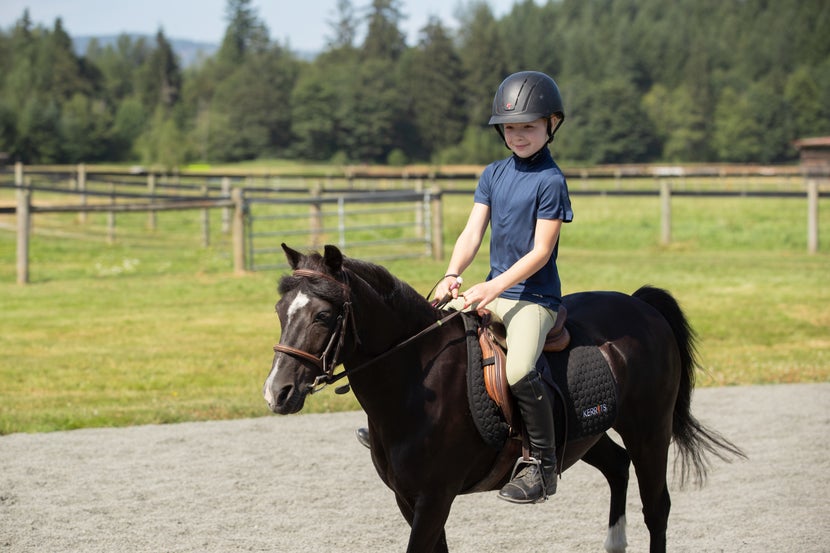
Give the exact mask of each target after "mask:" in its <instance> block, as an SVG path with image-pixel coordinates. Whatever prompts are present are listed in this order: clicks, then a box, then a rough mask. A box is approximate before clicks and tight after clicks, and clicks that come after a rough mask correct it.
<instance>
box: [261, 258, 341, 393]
mask: <svg viewBox="0 0 830 553" xmlns="http://www.w3.org/2000/svg"><path fill="white" fill-rule="evenodd" d="M293 275H294V276H300V277H319V278H325V279H327V280H330V281H332V282H334V283H336V284H337V285H338V286H340V287H341V289H342V290H343V294H344V296H345V297H346V301H344V302H343V312H342V313H340V315H338V317H337V321H336V323H335V325H334V326H335V329H334V332H332V333H331V337H330V338H329V342H328V344H327V345H326V347H325V349H324V350H323V353H321V354H320V355H319V356H317V355H314V354H312V353H309V352H307V351H303V350H301V349H297V348H293V347H291V346H285V345H282V344H276V345H275V346H274V353H285V354H287V355H290V356H292V357H298V358H300V359H302V360H305V361H309V362H310V363H311V364H312V365H314V366H315V367H317V368H318V369H320V372H322V373H323V374H321V375H320V376H318V377H317V378H315V379H314V383H313V384H310V385H309V388H310V389H311V393H315V392H318V391H320V390H322V389H323V388H324V387H325V386H326V385H327V384H330V383H331V382H334V381H335V380H336V379H337V378H335V377H334V368H335V367H336V366H337V365H339V364H340V361H338V357H339V355H340V351H341V350H342V349H343V343H344V341H345V339H346V326H347V325H348V324H349V321H352V323H354V321H353V320H352V317H353V316H352V302H351V299H350V297H351V289H350V288H349V284H348V276H347V275H346V271H345V270H343V282H341V281H339V280H337V279H336V278H334V277H332V276H331V275H328V274H326V273H323V272H320V271H312V270H309V269H295V270H294V272H293ZM352 326H354V324H352ZM356 339H357V337H355V340H356ZM332 349H334V352H333V353H332ZM341 374H342V373H341ZM341 378H342V377H341Z"/></svg>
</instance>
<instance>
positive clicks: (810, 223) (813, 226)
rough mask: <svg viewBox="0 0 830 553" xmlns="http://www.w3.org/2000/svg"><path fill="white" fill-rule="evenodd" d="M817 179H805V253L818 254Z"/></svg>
mask: <svg viewBox="0 0 830 553" xmlns="http://www.w3.org/2000/svg"><path fill="white" fill-rule="evenodd" d="M818 246H819V244H818V179H817V178H809V179H807V251H808V252H809V253H817V252H818Z"/></svg>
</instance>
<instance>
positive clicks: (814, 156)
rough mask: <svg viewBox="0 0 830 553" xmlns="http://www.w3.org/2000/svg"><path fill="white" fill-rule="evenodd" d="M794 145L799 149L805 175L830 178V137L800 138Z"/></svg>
mask: <svg viewBox="0 0 830 553" xmlns="http://www.w3.org/2000/svg"><path fill="white" fill-rule="evenodd" d="M793 145H794V146H795V147H796V148H797V149H798V152H799V159H800V164H801V168H802V172H803V173H804V175H815V176H825V177H828V176H830V136H816V137H813V138H800V139H798V140H796V141H794V142H793Z"/></svg>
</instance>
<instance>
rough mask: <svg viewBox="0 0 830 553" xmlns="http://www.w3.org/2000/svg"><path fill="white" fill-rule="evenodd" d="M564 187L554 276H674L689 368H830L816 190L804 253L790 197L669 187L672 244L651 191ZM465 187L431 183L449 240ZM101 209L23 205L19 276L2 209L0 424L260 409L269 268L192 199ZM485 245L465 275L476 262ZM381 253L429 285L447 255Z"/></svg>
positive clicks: (574, 283) (761, 375)
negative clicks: (694, 349)
mask: <svg viewBox="0 0 830 553" xmlns="http://www.w3.org/2000/svg"><path fill="white" fill-rule="evenodd" d="M573 188H576V186H574V187H573ZM572 199H573V204H574V210H575V214H576V219H575V221H574V222H573V223H572V224H570V225H568V226H566V227H565V229H564V231H563V236H562V242H561V246H560V270H561V273H562V281H563V287H564V291H565V293H569V292H576V291H580V290H589V289H613V290H620V291H624V292H629V293H630V292H633V291H634V290H635V289H636V288H638V287H639V286H640V285H642V284H645V283H650V284H654V285H657V286H660V287H663V288H667V289H669V290H670V291H671V292H672V293H673V294H674V295H675V296H676V297H677V298H678V299H679V300H680V302H681V305H682V306H683V308H684V309H685V310H686V313H687V314H688V316H689V318H690V320H691V322H692V324H693V326H694V327H695V329H696V330H697V332H698V334H699V338H700V341H699V351H700V354H701V360H702V363H703V368H704V371H703V372H701V373H700V375H699V378H698V385H699V386H723V385H736V384H766V383H786V382H826V381H828V380H830V334H828V331H827V329H828V328H830V286H828V284H827V275H828V274H830V255H828V253H827V251H826V250H827V245H828V244H830V202H828V200H826V199H822V200H821V206H820V207H821V209H820V214H821V220H820V230H821V234H820V243H821V244H823V245H824V248H825V250H824V251H820V252H819V253H818V254H812V255H811V254H808V253H807V251H806V250H807V249H806V236H805V228H806V219H807V213H806V205H805V202H804V200H802V199H792V198H783V199H781V198H779V199H768V198H743V197H731V198H691V197H682V198H676V199H674V200H673V242H672V244H671V245H669V246H660V245H659V225H660V219H659V200H658V198H656V197H653V198H652V197H647V198H642V197H612V196H579V195H575V196H574V197H573V198H572ZM470 201H471V199H470V197H469V196H465V195H448V196H445V198H444V243H445V247H444V250H445V252H447V254H448V253H449V251H450V250H451V248H452V244H453V241H454V239H455V237H456V236H457V234H458V232H459V231H460V230H461V228H462V227H463V225H464V221H465V218H466V214H467V211H468V209H469V205H470V204H469V202H470ZM0 202H2V203H4V204H6V203H12V202H13V192H12V191H9V190H2V191H0ZM217 217H218V215H217ZM105 218H106V215H105V214H91V215H89V218H88V222H87V223H86V224H84V225H81V224H79V223H78V220H77V216H76V215H72V214H38V215H36V216H35V218H34V219H33V221H34V225H33V235H32V242H31V245H30V249H31V250H30V255H31V260H32V264H31V280H32V284H31V285H29V286H18V285H17V284H15V261H14V260H15V256H14V251H15V232H14V216H13V215H0V297H2V315H0V325H1V326H0V347H2V350H3V357H2V360H0V381H2V383H3V386H2V388H0V433H2V434H8V433H13V432H38V431H51V430H62V429H72V428H81V427H95V426H127V425H135V424H143V423H168V422H181V421H195V420H210V419H226V418H241V417H250V416H259V415H264V414H265V413H266V407H265V405H264V403H263V400H262V397H261V394H260V389H261V386H262V381H263V379H264V378H265V376H266V373H267V371H268V369H269V366H270V360H271V346H272V345H273V344H274V343H275V342H276V341H277V339H278V336H279V334H278V333H279V328H278V326H277V320H276V316H275V315H274V312H273V305H274V303H275V302H276V299H277V296H276V282H277V280H278V278H279V275H280V271H268V272H256V273H249V274H246V275H243V276H235V275H233V272H232V266H233V265H232V259H231V248H230V244H229V238H228V236H227V235H223V234H221V232H220V231H219V225H212V226H211V232H212V233H213V235H212V236H211V240H210V246H208V247H203V246H202V244H201V236H200V228H201V227H200V224H201V222H200V215H199V214H198V213H197V212H169V213H163V214H159V216H158V222H157V228H156V229H155V230H154V231H148V230H147V226H146V223H147V216H146V214H124V215H121V214H119V216H118V234H117V239H116V241H115V242H114V243H112V244H109V243H107V239H106V220H105ZM291 245H292V246H294V247H298V248H302V247H303V245H302V244H291ZM346 253H347V254H348V253H349V252H348V251H346ZM486 254H487V252H486V248H482V251H481V252H480V253H479V256H478V260H477V261H476V263H475V264H474V266H473V267H471V269H469V270H468V271H467V274H466V275H465V277H469V278H468V282H472V281H473V280H475V279H476V278H483V276H484V275H485V274H486V267H487V256H486ZM275 255H276V254H275ZM384 264H385V265H386V266H387V267H388V268H389V269H390V270H391V271H392V272H393V273H394V274H396V275H397V276H399V277H400V278H402V279H403V280H405V281H407V282H409V283H410V284H411V285H412V286H413V287H414V288H415V289H416V290H418V291H420V292H422V293H426V292H427V290H429V289H430V288H431V286H432V285H433V283H434V281H435V280H436V279H437V278H438V277H440V276H441V275H442V274H443V272H444V269H445V264H446V261H434V260H431V259H418V260H404V261H390V262H388V263H384ZM356 408H357V404H356V402H355V400H354V398H353V396H351V395H350V394H349V395H345V396H335V395H334V394H331V393H328V392H325V393H323V394H319V395H317V396H315V397H314V400H313V401H311V402H309V405H308V406H307V410H310V411H318V412H327V411H340V410H351V409H356Z"/></svg>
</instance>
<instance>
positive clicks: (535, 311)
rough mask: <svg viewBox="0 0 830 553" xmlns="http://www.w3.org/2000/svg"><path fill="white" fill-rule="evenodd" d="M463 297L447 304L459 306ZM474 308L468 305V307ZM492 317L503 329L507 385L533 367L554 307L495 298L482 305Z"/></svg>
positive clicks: (552, 315)
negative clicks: (505, 343)
mask: <svg viewBox="0 0 830 553" xmlns="http://www.w3.org/2000/svg"><path fill="white" fill-rule="evenodd" d="M463 306H464V299H463V298H461V297H459V298H457V299H455V300H453V301H451V302H450V303H449V304H448V306H447V307H450V308H453V309H460V308H462V307H463ZM472 309H475V306H471V307H469V308H468V310H472ZM485 309H487V310H488V311H490V312H491V313H492V314H493V318H494V319H495V320H498V321H501V322H502V323H504V326H505V328H506V329H507V368H506V372H507V383H508V384H510V385H511V386H512V385H513V384H515V383H516V382H518V381H519V380H521V379H522V378H524V377H525V376H526V375H527V374H528V373H529V372H530V371H532V370H533V369H534V368H535V367H536V360H537V359H539V356H540V355H541V354H542V348H543V347H544V345H545V336H547V334H548V332H550V329H552V328H553V325H554V324H555V323H556V311H554V310H553V309H550V308H548V307H544V306H542V305H539V304H538V303H533V302H530V301H526V300H510V299H505V298H496V299H494V300H493V301H491V302H490V303H488V304H487V307H486V308H485Z"/></svg>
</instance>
